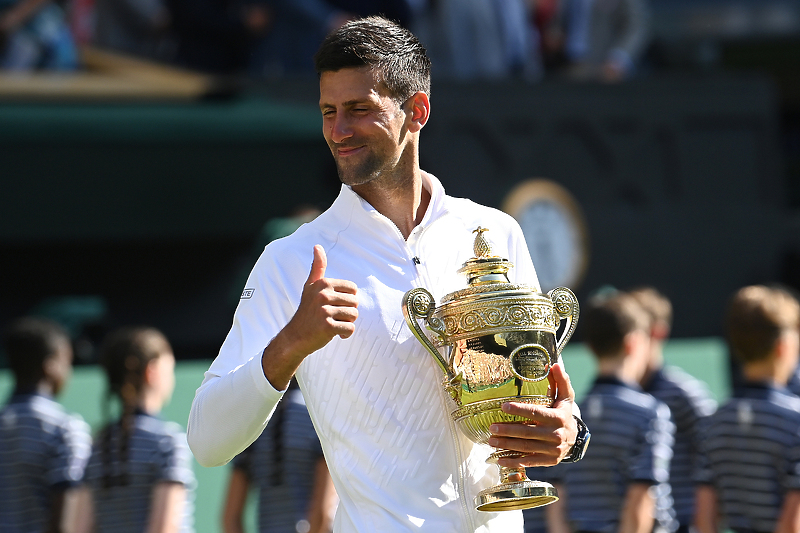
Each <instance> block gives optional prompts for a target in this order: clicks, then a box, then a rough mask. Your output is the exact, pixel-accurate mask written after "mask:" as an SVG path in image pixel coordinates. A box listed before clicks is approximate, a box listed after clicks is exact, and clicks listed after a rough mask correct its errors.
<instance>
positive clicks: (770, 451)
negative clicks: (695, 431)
mask: <svg viewBox="0 0 800 533" xmlns="http://www.w3.org/2000/svg"><path fill="white" fill-rule="evenodd" d="M701 437H702V439H701V441H700V459H701V462H700V468H699V469H698V472H697V475H696V479H697V481H698V482H699V483H704V484H711V485H713V486H714V488H715V489H716V492H717V499H718V501H719V505H720V509H721V511H722V514H723V516H724V518H725V520H726V525H727V527H729V528H731V529H733V530H734V531H736V530H745V531H757V532H758V531H763V532H767V531H773V530H774V529H775V524H776V522H777V518H778V515H779V512H780V509H781V506H782V504H783V499H784V497H785V495H786V493H787V492H788V491H792V490H800V398H798V397H797V396H795V395H793V394H791V393H789V392H788V391H787V390H786V389H784V388H779V387H776V386H774V385H767V384H760V383H747V382H745V383H743V384H742V386H741V387H738V388H737V389H736V390H734V393H733V396H732V397H731V398H730V399H729V400H728V401H727V402H726V403H725V404H724V405H722V406H721V407H720V408H719V409H718V410H717V412H716V413H714V414H713V415H711V416H710V417H708V418H706V419H705V420H704V421H703V422H702V423H701Z"/></svg>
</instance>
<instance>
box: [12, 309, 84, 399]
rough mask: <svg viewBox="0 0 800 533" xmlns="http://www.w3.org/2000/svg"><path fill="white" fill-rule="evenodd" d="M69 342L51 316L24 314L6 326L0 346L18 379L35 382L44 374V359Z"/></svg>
mask: <svg viewBox="0 0 800 533" xmlns="http://www.w3.org/2000/svg"><path fill="white" fill-rule="evenodd" d="M62 343H69V335H67V332H66V331H65V330H64V328H62V327H61V326H60V325H58V324H57V323H56V322H53V321H52V320H47V319H44V318H38V317H23V318H19V319H17V320H15V321H14V322H12V323H11V324H9V325H8V327H6V329H5V331H4V334H3V348H4V349H5V352H6V357H7V358H8V366H9V367H10V368H11V371H12V372H13V373H14V377H15V378H16V380H17V383H24V384H30V383H35V382H36V381H38V380H40V379H41V378H42V377H43V376H44V363H45V361H47V360H48V359H49V358H50V357H52V356H54V355H55V354H56V352H57V351H58V348H59V345H60V344H62Z"/></svg>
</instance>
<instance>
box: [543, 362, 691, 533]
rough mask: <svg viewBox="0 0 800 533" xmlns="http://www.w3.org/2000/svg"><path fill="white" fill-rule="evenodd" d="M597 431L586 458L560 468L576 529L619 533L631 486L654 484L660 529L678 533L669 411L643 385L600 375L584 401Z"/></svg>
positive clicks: (588, 421) (587, 417)
mask: <svg viewBox="0 0 800 533" xmlns="http://www.w3.org/2000/svg"><path fill="white" fill-rule="evenodd" d="M580 407H581V415H582V417H583V420H584V421H585V422H586V425H587V426H588V427H589V430H590V431H591V433H592V440H591V443H590V444H589V449H588V450H587V452H586V456H585V457H584V458H583V459H582V460H581V461H579V462H577V463H572V464H570V463H567V464H561V465H558V466H557V467H554V468H558V469H559V470H560V474H561V475H562V476H563V479H564V484H565V486H566V490H567V493H568V499H567V516H568V518H569V521H570V523H571V524H572V527H573V529H574V530H576V531H597V532H606V531H609V532H612V531H613V532H615V531H617V530H618V529H619V520H620V513H621V510H622V507H623V502H624V500H625V495H626V493H627V491H628V487H629V486H630V485H631V484H632V483H646V484H650V485H653V486H654V488H655V489H656V492H657V494H658V497H657V502H656V524H655V527H656V529H655V530H656V531H674V530H675V529H676V528H677V522H676V520H675V518H674V511H673V510H672V508H671V500H670V497H669V489H668V487H669V485H668V484H667V483H668V480H669V461H670V458H671V457H672V444H673V435H674V432H675V428H674V425H673V424H672V422H671V420H670V413H669V407H667V406H666V404H664V403H662V402H660V401H658V400H656V399H655V398H653V397H652V396H651V395H649V394H646V393H644V392H642V391H641V389H638V388H637V387H634V386H631V385H628V384H626V383H623V382H622V381H620V380H618V379H616V378H610V377H600V378H598V379H597V380H596V381H595V383H594V385H593V386H592V388H591V390H590V391H589V393H588V394H587V395H586V397H585V398H584V400H583V401H582V402H581V406H580Z"/></svg>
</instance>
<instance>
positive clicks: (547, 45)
mask: <svg viewBox="0 0 800 533" xmlns="http://www.w3.org/2000/svg"><path fill="white" fill-rule="evenodd" d="M528 1H529V3H530V5H531V8H530V9H531V14H530V16H531V24H532V25H533V28H534V34H535V39H537V41H536V42H535V43H534V49H535V50H536V52H537V53H538V55H539V58H540V61H541V65H542V69H543V71H544V73H545V75H547V74H548V73H550V72H555V71H558V70H559V69H561V68H563V67H564V65H565V64H566V61H567V59H566V56H565V54H564V40H565V29H564V7H565V0H528Z"/></svg>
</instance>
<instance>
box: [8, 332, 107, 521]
mask: <svg viewBox="0 0 800 533" xmlns="http://www.w3.org/2000/svg"><path fill="white" fill-rule="evenodd" d="M3 344H4V348H5V352H6V355H7V357H8V363H9V366H10V367H11V371H12V372H13V373H14V380H15V384H14V392H13V394H12V395H11V398H10V399H9V401H8V403H7V404H6V405H5V406H3V408H2V409H0V502H2V504H0V530H2V531H72V530H73V528H74V527H76V523H75V520H76V519H77V517H78V509H79V507H80V493H81V491H80V488H79V487H78V485H79V483H80V481H81V479H82V478H83V472H84V468H85V467H86V462H87V461H88V459H89V454H90V452H91V446H92V441H91V437H90V435H89V426H88V424H86V423H85V422H84V421H83V420H82V419H81V418H80V417H78V416H76V415H73V414H71V413H67V412H66V411H65V410H64V408H63V407H61V405H60V404H59V403H58V402H56V400H55V397H56V396H58V394H59V393H60V392H61V390H62V389H63V388H64V386H65V385H66V383H67V381H68V380H69V377H70V375H71V373H72V345H71V344H70V342H69V337H68V336H67V334H66V333H65V332H64V330H63V329H62V328H61V327H60V326H59V325H58V324H56V323H54V322H51V321H49V320H44V319H39V318H32V317H26V318H21V319H19V320H16V321H14V322H13V323H12V324H11V325H9V326H8V328H7V329H6V331H5V335H4V338H3Z"/></svg>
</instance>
